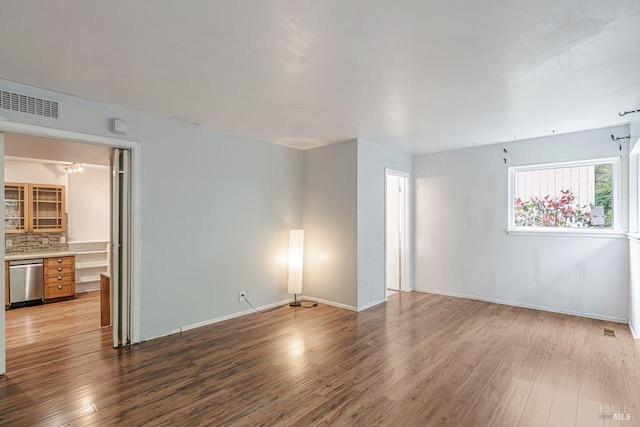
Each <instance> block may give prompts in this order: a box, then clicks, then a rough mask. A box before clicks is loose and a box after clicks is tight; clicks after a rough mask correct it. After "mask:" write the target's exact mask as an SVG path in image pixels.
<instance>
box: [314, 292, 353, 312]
mask: <svg viewBox="0 0 640 427" xmlns="http://www.w3.org/2000/svg"><path fill="white" fill-rule="evenodd" d="M302 298H303V299H306V300H311V301H318V302H319V303H322V304H326V305H331V306H333V307H338V308H344V309H346V310H351V311H359V310H358V308H357V307H354V306H352V305H346V304H341V303H339V302H333V301H329V300H326V299H322V298H316V297H312V296H311V295H305V296H303V297H302Z"/></svg>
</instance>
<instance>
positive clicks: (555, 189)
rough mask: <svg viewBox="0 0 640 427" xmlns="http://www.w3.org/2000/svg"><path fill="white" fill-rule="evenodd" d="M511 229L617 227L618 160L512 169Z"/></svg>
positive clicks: (576, 229) (596, 228) (608, 229)
mask: <svg viewBox="0 0 640 427" xmlns="http://www.w3.org/2000/svg"><path fill="white" fill-rule="evenodd" d="M509 176H510V181H509V184H510V191H509V197H510V202H509V204H510V206H509V208H510V209H509V216H510V227H509V228H510V230H534V229H535V230H536V231H542V230H550V231H558V230H559V229H564V230H568V229H571V230H572V231H583V230H590V231H597V230H604V231H615V230H617V229H618V219H617V214H618V212H617V206H616V203H617V200H618V196H617V191H618V159H617V158H613V159H600V160H593V161H585V162H568V163H553V164H546V165H534V166H522V167H514V168H509Z"/></svg>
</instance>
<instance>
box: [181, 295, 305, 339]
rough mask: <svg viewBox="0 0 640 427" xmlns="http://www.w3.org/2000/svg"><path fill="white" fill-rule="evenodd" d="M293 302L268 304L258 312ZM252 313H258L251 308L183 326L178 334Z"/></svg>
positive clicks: (289, 300) (262, 306) (291, 299)
mask: <svg viewBox="0 0 640 427" xmlns="http://www.w3.org/2000/svg"><path fill="white" fill-rule="evenodd" d="M292 301H293V298H289V299H286V300H284V301H280V302H274V303H272V304H267V305H261V306H260V307H256V308H257V309H258V310H269V309H270V308H275V307H279V306H281V305H285V304H289V303H290V302H292ZM251 313H256V311H255V310H254V309H252V308H251V309H249V310H243V311H239V312H237V313H231V314H227V315H226V316H221V317H216V318H215V319H209V320H204V321H202V322H197V323H192V324H190V325H186V326H182V327H181V328H180V329H178V330H177V332H184V331H188V330H190V329H195V328H200V327H202V326H207V325H211V324H213V323H218V322H222V321H225V320H229V319H234V318H236V317H240V316H246V315H247V314H251Z"/></svg>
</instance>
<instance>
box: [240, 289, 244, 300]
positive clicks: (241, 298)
mask: <svg viewBox="0 0 640 427" xmlns="http://www.w3.org/2000/svg"><path fill="white" fill-rule="evenodd" d="M244 295H245V293H244V291H242V292H240V302H244V301H245V297H244Z"/></svg>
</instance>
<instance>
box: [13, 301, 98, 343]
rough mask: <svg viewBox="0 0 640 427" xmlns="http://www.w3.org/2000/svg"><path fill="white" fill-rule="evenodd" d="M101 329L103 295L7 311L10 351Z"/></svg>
mask: <svg viewBox="0 0 640 427" xmlns="http://www.w3.org/2000/svg"><path fill="white" fill-rule="evenodd" d="M96 329H100V291H93V292H84V293H80V294H76V298H75V299H73V300H68V301H60V302H55V303H49V304H43V305H36V306H32V307H19V308H15V309H11V310H7V311H6V343H7V349H8V350H10V349H14V348H17V347H22V346H30V345H33V344H36V343H42V342H44V341H53V340H56V339H58V338H60V337H65V336H68V335H74V334H79V333H82V332H88V331H93V330H96Z"/></svg>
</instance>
